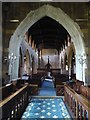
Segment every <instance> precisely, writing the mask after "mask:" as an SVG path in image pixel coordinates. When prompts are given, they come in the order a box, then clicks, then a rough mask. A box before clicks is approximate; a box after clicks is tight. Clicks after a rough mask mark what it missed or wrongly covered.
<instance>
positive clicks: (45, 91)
mask: <svg viewBox="0 0 90 120" xmlns="http://www.w3.org/2000/svg"><path fill="white" fill-rule="evenodd" d="M38 96H56V90H55V88H54V84H53V80H52V79H46V80H44V81H43V82H42V86H41V88H40V90H39V94H38Z"/></svg>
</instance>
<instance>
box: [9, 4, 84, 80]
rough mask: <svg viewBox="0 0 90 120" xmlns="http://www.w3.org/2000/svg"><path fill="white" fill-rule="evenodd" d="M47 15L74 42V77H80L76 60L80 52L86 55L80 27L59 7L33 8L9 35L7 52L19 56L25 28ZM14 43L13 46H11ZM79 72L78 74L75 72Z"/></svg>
mask: <svg viewBox="0 0 90 120" xmlns="http://www.w3.org/2000/svg"><path fill="white" fill-rule="evenodd" d="M45 16H48V17H51V18H52V19H54V20H56V21H57V22H58V23H60V24H61V25H62V26H63V27H64V28H65V29H66V30H67V31H68V33H69V34H70V36H71V38H72V41H73V43H74V46H75V50H76V56H77V57H76V71H77V72H76V77H77V79H78V78H79V79H81V78H80V77H79V74H80V69H79V68H78V64H80V63H79V62H78V55H79V54H82V55H84V54H85V55H86V51H85V46H84V42H83V36H82V32H81V31H80V28H79V26H78V25H76V23H75V22H74V21H73V20H72V19H70V17H69V16H68V15H66V14H65V13H64V12H63V11H62V10H61V9H60V8H55V7H53V6H50V5H44V6H42V7H40V8H38V9H37V10H34V11H32V12H30V13H29V14H28V15H27V17H26V18H25V19H24V20H23V21H22V22H21V24H20V25H19V26H18V28H17V29H16V31H15V32H14V34H13V36H12V37H11V40H10V46H9V52H10V53H11V51H14V53H15V54H16V55H17V57H18V56H19V54H18V48H19V46H20V43H21V41H22V39H23V37H24V34H25V33H26V32H27V30H28V29H29V28H30V27H31V26H32V25H33V24H34V23H35V22H37V21H38V20H40V19H41V18H43V17H45ZM15 40H17V42H16V44H15ZM13 44H14V46H13ZM12 46H13V47H12ZM16 48H17V50H16V51H15V49H16ZM18 63H19V61H18V59H17V60H16V62H15V63H14V64H15V66H14V67H15V68H16V69H15V70H16V71H14V70H13V72H15V74H14V76H13V77H15V78H16V77H17V73H18V69H17V67H18ZM78 72H79V74H77V73H78Z"/></svg>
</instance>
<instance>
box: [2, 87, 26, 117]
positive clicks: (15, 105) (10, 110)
mask: <svg viewBox="0 0 90 120" xmlns="http://www.w3.org/2000/svg"><path fill="white" fill-rule="evenodd" d="M27 104H28V85H25V86H24V87H22V88H21V89H19V90H18V91H16V92H15V93H13V94H12V95H10V96H8V97H7V98H6V99H4V100H3V101H1V102H0V109H1V112H2V113H1V117H2V119H14V118H20V117H21V115H22V113H23V112H24V110H25V108H26V106H27Z"/></svg>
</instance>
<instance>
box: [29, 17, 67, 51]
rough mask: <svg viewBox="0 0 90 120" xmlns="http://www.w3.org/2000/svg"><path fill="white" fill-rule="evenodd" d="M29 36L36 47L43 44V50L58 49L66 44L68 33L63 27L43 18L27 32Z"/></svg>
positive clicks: (50, 19)
mask: <svg viewBox="0 0 90 120" xmlns="http://www.w3.org/2000/svg"><path fill="white" fill-rule="evenodd" d="M28 33H29V36H32V39H33V40H34V42H35V44H36V47H37V48H38V47H39V44H43V48H44V49H45V48H54V49H60V48H63V46H64V45H65V41H66V42H67V35H69V34H68V32H67V31H66V30H65V28H64V27H63V26H61V25H60V24H59V23H58V22H56V21H55V20H53V19H52V18H50V17H47V16H46V17H44V18H42V19H40V20H39V21H37V22H36V23H35V24H34V25H33V26H31V27H30V29H29V30H28Z"/></svg>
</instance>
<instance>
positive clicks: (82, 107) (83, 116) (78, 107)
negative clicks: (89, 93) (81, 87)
mask: <svg viewBox="0 0 90 120" xmlns="http://www.w3.org/2000/svg"><path fill="white" fill-rule="evenodd" d="M65 103H66V104H67V105H68V107H69V108H70V110H71V111H72V113H73V115H74V117H75V119H77V120H89V119H90V103H89V100H88V99H86V98H85V97H84V96H82V95H81V94H77V93H76V92H75V91H74V90H73V89H72V88H70V87H69V86H67V85H65Z"/></svg>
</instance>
